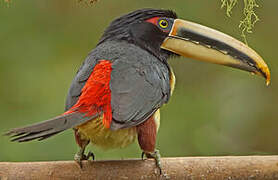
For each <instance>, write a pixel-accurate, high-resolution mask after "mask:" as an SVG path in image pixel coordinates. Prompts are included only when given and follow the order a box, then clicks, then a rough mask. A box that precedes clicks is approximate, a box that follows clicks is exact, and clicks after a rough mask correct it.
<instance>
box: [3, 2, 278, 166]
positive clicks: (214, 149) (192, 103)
mask: <svg viewBox="0 0 278 180" xmlns="http://www.w3.org/2000/svg"><path fill="white" fill-rule="evenodd" d="M0 2H1V3H0V82H1V83H0V84H1V88H0V109H1V110H0V112H1V118H0V133H1V134H2V133H3V132H5V131H7V130H8V129H10V128H13V127H18V126H23V125H27V124H30V123H35V122H39V121H42V120H46V119H49V118H51V117H54V116H56V115H59V114H61V113H63V110H64V102H65V97H66V94H67V91H68V88H69V86H70V83H71V80H72V79H73V77H74V75H75V73H76V71H77V69H78V68H79V66H80V65H81V63H82V61H83V60H84V59H85V57H86V55H87V54H88V52H89V51H91V49H93V48H94V47H95V45H96V43H97V41H98V39H99V38H100V36H101V34H102V32H103V31H104V29H105V27H106V26H107V25H108V24H109V23H110V22H111V21H112V20H113V19H114V18H115V17H118V16H120V15H122V14H124V13H127V12H130V11H133V10H136V9H139V8H144V7H153V8H164V9H172V10H175V11H176V12H177V13H178V15H179V17H180V18H183V19H187V20H190V21H194V22H197V23H201V24H203V25H206V26H209V27H213V28H215V29H218V30H220V31H222V32H225V33H227V34H230V35H232V36H234V37H236V38H237V39H241V37H240V31H239V29H238V24H239V20H240V19H241V18H242V11H241V10H242V8H243V7H242V4H241V3H242V2H241V1H240V2H241V3H240V6H237V7H235V9H234V10H233V14H232V19H231V18H228V17H226V15H225V10H224V9H220V5H221V2H220V0H214V1H201V0H195V1H192V0H175V1H170V0H167V1H166V0H151V1H150V0H100V2H98V3H97V4H95V5H87V4H86V3H78V2H77V1H75V0H59V1H57V0H29V1H20V0H13V1H12V3H11V4H10V5H9V6H10V7H7V5H6V4H4V3H3V1H0ZM259 3H260V4H261V6H260V8H258V9H257V14H258V15H259V17H260V19H261V21H260V22H259V23H257V24H256V27H255V30H254V33H253V34H251V35H249V36H248V42H249V45H250V46H251V47H252V48H254V49H256V51H257V52H258V53H259V54H261V56H263V57H264V59H265V61H266V62H267V63H268V65H269V67H270V70H271V72H272V82H271V84H270V86H268V87H267V86H265V82H264V80H263V79H262V78H260V77H258V76H252V75H251V74H249V73H246V72H243V71H240V70H235V69H231V68H228V67H224V66H219V65H213V64H207V63H203V62H199V61H195V60H191V59H185V58H178V59H172V60H170V64H171V65H172V67H173V69H174V71H175V74H176V78H177V84H176V89H175V92H174V95H173V96H172V98H171V100H170V102H169V103H168V105H166V106H164V107H163V108H162V112H161V127H160V131H159V134H158V139H157V147H158V149H160V151H161V154H162V156H164V157H165V156H211V155H249V154H278V138H277V135H278V133H277V130H278V121H277V117H278V116H277V115H278V109H277V105H278V80H277V77H278V71H277V70H278V62H277V59H278V54H277V53H278V52H277V44H276V43H277V42H278V35H277V32H278V21H277V17H278V11H277V7H278V1H277V0H267V1H259ZM241 40H242V39H241ZM90 149H92V150H93V151H94V152H95V155H96V158H97V159H123V158H131V157H132V158H139V157H140V152H141V151H140V148H139V146H138V144H137V142H136V143H134V144H133V145H131V146H129V147H128V148H126V149H119V150H110V151H102V150H101V149H98V148H96V147H91V146H90ZM77 150H78V148H77V145H76V144H75V141H74V137H73V133H72V131H71V130H68V131H66V132H64V133H61V134H59V135H57V136H55V137H53V138H50V139H48V140H45V141H43V142H37V141H35V142H29V143H22V144H19V143H11V142H9V139H8V138H7V137H4V136H0V161H42V160H43V161H45V160H71V159H73V156H74V153H75V152H76V151H77Z"/></svg>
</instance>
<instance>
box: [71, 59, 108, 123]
mask: <svg viewBox="0 0 278 180" xmlns="http://www.w3.org/2000/svg"><path fill="white" fill-rule="evenodd" d="M111 71H112V63H111V62H110V61H108V60H100V61H99V62H98V64H97V65H96V66H95V67H94V70H93V72H92V73H91V75H90V77H89V79H88V80H87V82H86V84H85V85H84V87H83V89H82V94H81V96H80V97H79V99H78V101H77V103H76V104H75V105H74V106H73V107H72V108H71V109H70V110H69V111H67V112H66V113H70V112H73V111H79V112H82V113H85V114H86V116H93V115H95V114H96V113H100V112H103V119H102V122H103V125H104V126H105V127H106V128H109V127H110V124H111V121H112V108H111V90H110V79H111Z"/></svg>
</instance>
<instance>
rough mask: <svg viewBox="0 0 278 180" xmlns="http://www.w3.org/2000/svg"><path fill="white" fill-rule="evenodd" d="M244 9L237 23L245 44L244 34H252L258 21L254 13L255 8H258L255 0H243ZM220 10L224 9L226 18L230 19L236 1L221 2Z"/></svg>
mask: <svg viewBox="0 0 278 180" xmlns="http://www.w3.org/2000/svg"><path fill="white" fill-rule="evenodd" d="M243 2H244V9H243V16H244V18H243V20H241V21H240V23H239V29H240V30H241V36H242V37H243V39H244V41H245V43H246V44H248V43H247V39H246V33H252V29H253V28H254V26H255V24H256V22H258V21H259V17H258V15H257V14H256V13H255V8H258V7H259V5H258V4H257V2H256V0H243ZM221 3H222V4H221V8H224V7H226V14H227V16H228V17H231V13H232V9H233V8H234V6H235V5H236V4H237V3H238V0H221Z"/></svg>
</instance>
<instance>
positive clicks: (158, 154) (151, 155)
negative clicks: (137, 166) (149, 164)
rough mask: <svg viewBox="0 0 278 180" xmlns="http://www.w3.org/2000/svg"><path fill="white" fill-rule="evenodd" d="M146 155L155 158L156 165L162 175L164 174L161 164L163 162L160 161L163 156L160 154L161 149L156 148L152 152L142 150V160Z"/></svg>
mask: <svg viewBox="0 0 278 180" xmlns="http://www.w3.org/2000/svg"><path fill="white" fill-rule="evenodd" d="M144 155H146V157H147V158H153V159H155V164H156V167H157V168H158V169H159V173H160V175H162V166H161V162H160V158H161V156H160V153H159V150H158V149H156V150H155V151H154V152H152V153H150V152H142V155H141V158H142V160H144Z"/></svg>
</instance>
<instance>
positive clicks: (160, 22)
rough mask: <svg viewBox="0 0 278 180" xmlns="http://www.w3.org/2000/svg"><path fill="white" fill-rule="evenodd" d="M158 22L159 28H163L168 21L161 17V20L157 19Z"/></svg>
mask: <svg viewBox="0 0 278 180" xmlns="http://www.w3.org/2000/svg"><path fill="white" fill-rule="evenodd" d="M158 24H159V26H160V27H161V28H163V29H165V28H167V27H168V21H167V20H165V19H161V20H160V21H159V23H158Z"/></svg>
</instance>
